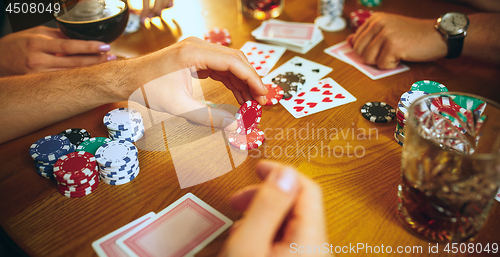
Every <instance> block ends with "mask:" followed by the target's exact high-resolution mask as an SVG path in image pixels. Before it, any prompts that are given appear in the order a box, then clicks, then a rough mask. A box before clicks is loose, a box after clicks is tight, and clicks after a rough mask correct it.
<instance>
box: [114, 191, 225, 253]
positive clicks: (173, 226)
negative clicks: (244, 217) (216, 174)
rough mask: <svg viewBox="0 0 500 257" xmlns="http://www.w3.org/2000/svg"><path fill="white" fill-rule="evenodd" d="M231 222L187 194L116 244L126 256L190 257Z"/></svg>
mask: <svg viewBox="0 0 500 257" xmlns="http://www.w3.org/2000/svg"><path fill="white" fill-rule="evenodd" d="M232 223H233V222H232V221H231V220H230V219H228V218H227V217H225V216H224V215H223V214H221V213H220V212H218V211H217V210H215V209H214V208H212V207H211V206H209V205H208V204H206V203H205V202H203V201H202V200H200V199H199V198H197V197H196V196H194V195H193V194H191V193H188V194H186V195H184V196H183V197H182V198H180V199H179V200H177V201H176V202H174V203H173V204H171V205H170V206H168V207H167V208H165V209H164V210H163V211H161V212H160V213H158V214H157V215H156V216H155V218H154V220H153V221H152V222H150V223H148V224H146V225H140V226H138V227H136V228H135V229H133V230H132V231H130V232H129V233H127V234H126V235H125V236H123V237H121V238H120V239H118V242H117V243H118V245H119V246H120V247H121V248H122V249H123V250H124V251H125V252H126V253H127V254H128V255H129V256H162V257H171V256H193V255H194V254H196V253H197V252H198V251H200V250H201V249H203V247H205V246H206V245H207V244H208V243H210V242H211V241H212V240H213V239H215V238H216V237H217V236H219V235H220V234H221V233H222V232H223V231H225V230H226V229H227V228H229V227H230V226H231V225H232Z"/></svg>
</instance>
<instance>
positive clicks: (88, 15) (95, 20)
mask: <svg viewBox="0 0 500 257" xmlns="http://www.w3.org/2000/svg"><path fill="white" fill-rule="evenodd" d="M55 2H56V3H59V4H60V6H61V12H59V13H56V14H54V16H55V18H56V24H57V26H58V27H59V29H60V30H61V31H62V32H63V33H64V35H66V36H67V37H69V38H72V39H83V40H97V41H102V42H105V43H110V42H112V41H114V40H115V39H117V38H118V37H119V36H120V35H122V34H123V31H124V30H125V27H126V26H127V22H128V17H129V8H128V4H127V0H55Z"/></svg>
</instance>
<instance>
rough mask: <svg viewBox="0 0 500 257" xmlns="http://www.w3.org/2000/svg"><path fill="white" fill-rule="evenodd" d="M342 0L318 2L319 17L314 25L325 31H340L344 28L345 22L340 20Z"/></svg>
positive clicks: (342, 6) (342, 7) (342, 19)
mask: <svg viewBox="0 0 500 257" xmlns="http://www.w3.org/2000/svg"><path fill="white" fill-rule="evenodd" d="M343 10H344V0H318V11H319V14H320V16H319V17H318V18H316V20H314V23H315V24H316V25H318V27H320V28H321V29H322V30H325V31H330V32H332V31H340V30H342V29H344V28H345V26H346V22H345V20H344V18H342V12H343Z"/></svg>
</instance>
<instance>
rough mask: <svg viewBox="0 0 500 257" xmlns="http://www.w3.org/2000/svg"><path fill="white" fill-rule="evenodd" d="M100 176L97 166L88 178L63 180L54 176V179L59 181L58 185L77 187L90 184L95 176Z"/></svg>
mask: <svg viewBox="0 0 500 257" xmlns="http://www.w3.org/2000/svg"><path fill="white" fill-rule="evenodd" d="M97 175H99V169H98V168H97V166H96V169H95V170H94V171H93V172H92V173H91V174H90V175H88V176H82V177H78V178H74V179H62V178H59V177H57V176H54V178H55V179H56V180H57V183H59V184H62V185H66V186H77V185H83V184H86V183H88V182H89V181H90V180H92V178H93V177H94V176H97Z"/></svg>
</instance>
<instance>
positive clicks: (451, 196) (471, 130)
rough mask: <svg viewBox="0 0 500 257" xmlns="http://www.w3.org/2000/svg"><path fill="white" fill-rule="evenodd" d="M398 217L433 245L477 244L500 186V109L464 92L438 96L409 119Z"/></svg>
mask: <svg viewBox="0 0 500 257" xmlns="http://www.w3.org/2000/svg"><path fill="white" fill-rule="evenodd" d="M406 120H407V124H406V125H405V143H404V146H403V153H402V161H401V173H402V181H401V184H400V185H399V186H398V197H399V203H398V215H399V217H400V219H401V221H402V222H403V224H404V225H405V227H406V228H407V229H408V230H410V231H412V232H413V233H414V234H416V235H418V236H420V237H423V238H425V239H428V240H431V241H434V242H465V241H468V240H472V239H473V238H474V236H475V235H476V234H477V233H478V231H479V230H480V229H481V227H482V226H483V223H484V222H485V219H486V218H487V216H488V213H489V211H490V208H491V206H492V203H493V200H494V197H495V193H496V192H497V189H498V187H499V186H500V183H499V182H500V105H499V104H498V103H495V102H493V101H490V100H488V99H485V98H482V97H479V96H474V95H469V94H463V93H453V92H446V93H435V94H430V95H427V96H424V97H422V98H420V99H419V100H417V101H416V102H415V103H413V104H412V105H411V106H410V108H409V111H408V116H407V117H406Z"/></svg>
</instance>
